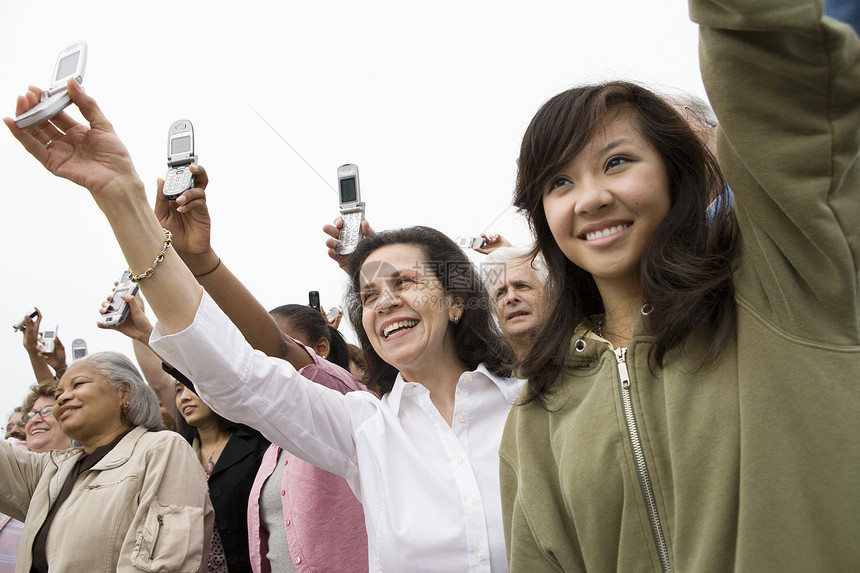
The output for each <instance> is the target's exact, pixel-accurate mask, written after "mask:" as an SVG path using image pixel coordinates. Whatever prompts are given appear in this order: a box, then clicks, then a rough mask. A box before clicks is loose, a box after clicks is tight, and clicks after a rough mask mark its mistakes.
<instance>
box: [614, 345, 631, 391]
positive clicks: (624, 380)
mask: <svg viewBox="0 0 860 573" xmlns="http://www.w3.org/2000/svg"><path fill="white" fill-rule="evenodd" d="M613 352H614V353H615V360H617V361H618V376H620V377H621V387H622V388H630V374H628V372H627V349H626V348H616V349H615V350H613Z"/></svg>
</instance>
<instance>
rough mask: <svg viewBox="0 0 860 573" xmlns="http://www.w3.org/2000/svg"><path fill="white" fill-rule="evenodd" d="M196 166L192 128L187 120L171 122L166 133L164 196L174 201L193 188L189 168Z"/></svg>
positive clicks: (192, 178)
mask: <svg viewBox="0 0 860 573" xmlns="http://www.w3.org/2000/svg"><path fill="white" fill-rule="evenodd" d="M195 164H197V156H196V155H194V127H193V126H192V125H191V122H190V121H188V120H187V119H180V120H177V121H174V122H173V125H171V126H170V130H169V131H168V132H167V175H165V176H164V190H163V192H164V196H165V197H167V198H168V199H176V198H177V197H179V196H180V195H182V194H183V193H185V192H186V191H188V190H189V189H191V188H192V187H194V175H192V174H191V171H190V169H189V167H191V166H192V165H195Z"/></svg>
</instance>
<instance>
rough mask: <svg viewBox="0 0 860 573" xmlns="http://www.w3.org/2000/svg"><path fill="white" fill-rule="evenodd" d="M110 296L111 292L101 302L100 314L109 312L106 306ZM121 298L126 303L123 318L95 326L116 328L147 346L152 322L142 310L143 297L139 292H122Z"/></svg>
mask: <svg viewBox="0 0 860 573" xmlns="http://www.w3.org/2000/svg"><path fill="white" fill-rule="evenodd" d="M115 284H118V283H115ZM114 290H116V289H114ZM112 297H113V294H111V296H109V297H107V299H106V300H105V301H103V302H102V306H101V308H100V309H99V312H100V313H101V314H107V313H108V312H109V309H108V307H109V306H110V300H111V298H112ZM122 300H124V301H125V302H126V304H128V314H127V315H126V317H125V320H123V321H122V322H121V323H119V324H115V325H105V324H102V323H101V322H98V323H97V326H98V327H99V328H107V329H109V330H116V331H117V332H120V333H122V334H125V335H126V336H128V337H129V338H131V339H132V340H137V341H139V342H142V343H143V344H145V345H147V346H149V337H150V335H151V334H152V323H151V322H150V321H149V318H148V317H147V316H146V313H145V312H144V305H143V297H141V296H140V293H138V294H137V295H135V296H131V295H129V294H124V295H122Z"/></svg>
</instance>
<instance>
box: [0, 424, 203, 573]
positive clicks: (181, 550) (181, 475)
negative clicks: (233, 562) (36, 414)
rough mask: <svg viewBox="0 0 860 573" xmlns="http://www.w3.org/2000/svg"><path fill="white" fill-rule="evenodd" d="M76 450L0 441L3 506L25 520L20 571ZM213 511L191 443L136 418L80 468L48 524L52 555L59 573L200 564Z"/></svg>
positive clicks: (0, 498)
mask: <svg viewBox="0 0 860 573" xmlns="http://www.w3.org/2000/svg"><path fill="white" fill-rule="evenodd" d="M81 453H82V452H81V450H80V449H71V450H67V451H64V452H59V451H53V452H51V453H49V454H36V453H32V452H25V451H21V450H18V449H13V448H12V447H11V446H10V445H9V444H8V442H6V441H5V440H3V441H0V512H3V513H6V514H7V515H10V516H12V517H14V518H16V519H20V520H22V521H24V532H23V535H22V539H21V546H20V548H19V550H18V563H17V568H16V571H17V572H20V573H28V572H29V571H30V566H31V563H32V551H33V549H32V547H33V539H34V538H35V536H36V534H37V533H38V531H39V528H40V527H41V526H42V523H43V522H44V520H45V517H46V516H47V514H48V509H49V508H50V506H51V504H53V503H54V500H56V498H57V495H58V494H59V493H60V489H61V488H62V487H63V483H64V482H65V480H66V477H67V476H68V475H69V474H70V472H71V471H72V468H73V467H74V465H75V461H76V460H77V459H78V458H79V457H80V455H81ZM213 515H214V514H213V512H212V506H211V504H210V503H209V496H208V493H207V489H206V480H205V477H204V474H203V471H202V469H201V467H200V464H199V463H198V462H197V459H196V457H195V455H194V452H193V451H192V450H191V447H190V446H189V445H188V443H187V442H185V440H184V439H182V437H181V436H179V435H178V434H175V433H173V432H167V431H163V432H149V431H147V430H146V428H144V427H142V426H139V427H137V428H135V429H134V430H132V431H131V432H130V433H129V434H128V435H127V436H125V437H124V438H123V439H122V440H121V441H120V442H119V443H118V444H117V445H116V447H114V448H113V450H111V451H110V452H109V453H108V454H107V455H106V456H105V457H104V458H102V459H101V460H100V461H99V462H98V463H97V464H96V465H95V466H93V468H92V469H90V470H87V471H85V472H83V473H82V474H81V475H80V476H78V479H77V481H76V483H75V486H74V489H73V490H72V493H71V495H70V496H69V498H68V499H67V500H66V501H65V502H64V503H63V505H62V506H61V507H60V509H59V510H58V512H57V515H56V517H55V518H54V521H53V524H52V525H51V530H50V533H49V534H48V542H47V554H48V555H47V556H48V563H49V564H50V567H51V570H52V571H62V572H63V573H76V572H81V573H93V572H98V571H105V572H107V571H175V572H179V571H200V570H205V568H206V563H205V560H206V556H207V551H208V545H209V539H210V537H211V535H212V521H213Z"/></svg>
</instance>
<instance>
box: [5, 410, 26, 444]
mask: <svg viewBox="0 0 860 573" xmlns="http://www.w3.org/2000/svg"><path fill="white" fill-rule="evenodd" d="M23 416H24V414H23V413H22V412H15V413H13V414H12V415H11V416H9V422H8V423H7V424H6V437H5V438H4V439H6V440H8V439H9V437H10V436H11V437H13V438H15V439H16V440H21V441H22V442H23V441H24V440H26V439H27V436H26V435H25V434H24V426H21V425H19V424H20V423H21V418H22V417H23Z"/></svg>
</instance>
